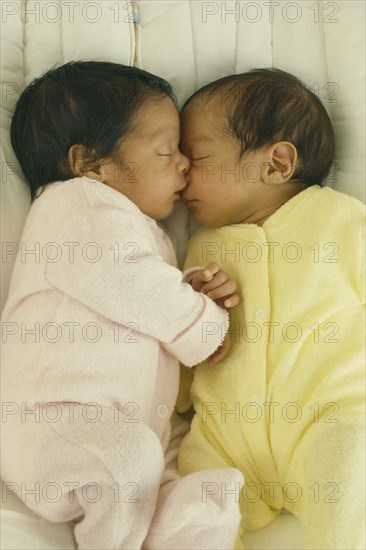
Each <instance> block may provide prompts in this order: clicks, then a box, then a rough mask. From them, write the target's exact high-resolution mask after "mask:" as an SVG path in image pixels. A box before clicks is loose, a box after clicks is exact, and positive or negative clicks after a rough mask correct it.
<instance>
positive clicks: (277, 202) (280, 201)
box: [242, 183, 308, 226]
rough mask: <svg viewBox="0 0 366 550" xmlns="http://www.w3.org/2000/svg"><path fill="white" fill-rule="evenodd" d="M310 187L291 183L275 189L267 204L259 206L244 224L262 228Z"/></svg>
mask: <svg viewBox="0 0 366 550" xmlns="http://www.w3.org/2000/svg"><path fill="white" fill-rule="evenodd" d="M307 187H308V186H307V185H306V184H305V183H289V184H287V185H286V186H283V188H281V189H275V188H273V192H272V193H271V196H270V197H269V200H268V202H267V203H266V204H262V205H260V206H258V207H257V208H256V209H255V210H254V211H253V212H252V213H251V214H249V215H248V216H247V217H246V218H245V219H244V220H243V221H242V223H253V224H256V225H259V226H262V225H263V224H264V222H265V221H266V220H268V218H270V217H271V216H272V214H274V213H275V212H276V211H277V210H278V209H279V208H281V206H283V205H284V204H286V202H288V201H289V200H290V199H292V198H293V197H295V196H296V195H298V194H299V193H301V192H302V191H304V190H305V189H306V188H307Z"/></svg>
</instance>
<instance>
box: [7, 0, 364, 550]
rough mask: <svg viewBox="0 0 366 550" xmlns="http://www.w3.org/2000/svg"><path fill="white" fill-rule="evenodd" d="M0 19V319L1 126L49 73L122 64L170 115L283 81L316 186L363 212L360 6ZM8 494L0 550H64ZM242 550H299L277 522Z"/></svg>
mask: <svg viewBox="0 0 366 550" xmlns="http://www.w3.org/2000/svg"><path fill="white" fill-rule="evenodd" d="M0 7H1V35H2V36H1V42H2V48H1V77H2V84H1V89H2V99H1V114H2V116H1V142H2V144H1V172H2V174H1V220H2V222H1V226H2V237H1V241H2V243H1V244H2V263H1V309H2V308H3V306H4V303H5V300H6V296H7V292H8V287H9V280H10V275H11V270H12V267H13V263H14V260H15V252H16V245H17V243H18V242H19V240H20V236H21V232H22V228H23V224H24V220H25V217H26V215H27V212H28V209H29V206H30V198H29V193H28V190H27V187H26V184H25V181H24V177H23V175H22V173H21V171H20V168H19V166H18V164H17V162H16V159H15V155H14V153H13V151H12V149H11V145H10V137H9V128H10V123H11V117H12V113H13V111H14V107H15V103H16V101H17V99H18V97H19V94H20V93H21V91H22V90H23V89H24V87H25V86H26V85H27V84H28V83H29V82H30V81H31V80H32V79H33V78H34V77H36V76H39V75H40V74H41V73H43V72H44V71H46V70H48V69H49V68H50V67H52V66H53V65H56V64H57V65H60V64H62V63H65V62H68V61H71V60H108V61H114V62H118V63H124V64H129V65H133V64H134V65H136V66H138V67H142V68H144V69H146V70H148V71H150V72H152V73H156V74H158V75H160V76H162V77H164V78H166V79H167V80H169V81H170V82H171V83H172V85H173V86H174V88H175V90H176V93H177V96H178V99H179V102H180V104H182V102H183V101H184V100H185V99H187V98H188V97H189V95H190V94H191V93H193V92H194V91H195V90H196V89H198V88H200V87H201V86H203V85H204V84H205V83H208V82H210V81H212V80H215V79H217V78H219V77H222V76H225V75H229V74H232V73H239V72H243V71H246V70H249V69H251V68H254V67H268V66H274V67H278V68H281V69H284V70H287V71H289V72H291V73H294V74H295V75H297V76H298V77H300V78H301V79H302V80H303V81H305V82H306V83H307V84H308V85H309V86H311V87H312V89H313V90H314V91H315V93H317V94H318V95H319V97H320V98H321V99H322V100H323V102H324V104H325V107H326V108H327V110H328V112H329V114H330V117H331V119H332V121H333V125H334V129H335V133H336V139H337V149H336V158H335V164H334V169H333V170H332V172H331V174H330V176H329V177H328V180H327V185H329V186H331V187H333V188H335V189H337V190H340V191H343V192H346V193H348V194H350V195H353V196H355V197H357V198H358V199H360V200H363V201H364V200H365V174H364V170H365V158H364V152H365V126H364V121H365V74H364V73H365V28H364V21H365V2H364V0H336V1H326V0H297V1H287V0H268V1H266V0H256V1H249V0H248V1H234V0H232V1H231V0H230V1H218V0H214V1H204V0H161V1H160V0H159V1H158V0H135V1H133V2H131V1H129V0H97V1H89V0H37V1H36V0H27V1H26V0H9V1H8V0H2V1H1V2H0ZM166 225H167V226H168V228H169V230H170V231H171V232H172V233H173V234H174V236H175V238H176V239H177V241H178V247H179V248H178V252H179V257H180V261H182V259H183V256H184V250H185V246H186V242H187V239H188V236H189V231H190V227H191V225H190V220H189V216H188V213H187V211H186V210H185V207H184V206H183V205H182V204H177V206H176V209H175V211H174V213H173V214H172V216H171V217H170V218H169V219H168V220H167V221H166ZM24 452H25V453H26V452H27V451H26V449H25V450H24ZM10 492H11V491H9V490H6V488H4V487H3V494H2V514H3V518H2V545H1V547H2V548H3V549H4V550H5V549H8V550H10V549H14V550H15V549H17V550H19V549H27V550H30V549H35V548H37V549H48V550H49V549H72V548H75V546H74V539H73V535H72V527H71V525H70V524H51V523H48V522H46V521H45V520H43V519H41V518H39V517H37V516H35V515H34V514H33V513H32V512H30V511H29V510H28V509H27V508H26V507H25V505H24V504H23V503H22V502H21V501H20V500H19V499H18V498H17V497H15V496H14V495H12V494H9V493H10ZM345 514H347V510H345ZM244 540H245V544H246V547H247V548H249V549H250V548H253V549H254V548H257V549H275V548H276V549H285V548H289V549H290V548H291V549H296V548H299V549H300V548H302V540H303V539H302V532H301V526H300V524H299V523H298V522H297V520H296V518H294V517H293V516H291V515H288V514H284V515H281V516H280V517H279V518H278V519H277V520H276V521H275V522H274V523H273V524H271V525H270V526H268V527H267V528H265V529H262V530H260V531H257V532H254V533H247V534H246V535H245V539H244Z"/></svg>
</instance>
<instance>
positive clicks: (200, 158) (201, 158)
mask: <svg viewBox="0 0 366 550" xmlns="http://www.w3.org/2000/svg"><path fill="white" fill-rule="evenodd" d="M209 156H210V155H206V156H205V157H198V158H196V159H191V161H192V162H195V161H196V160H204V159H208V157H209Z"/></svg>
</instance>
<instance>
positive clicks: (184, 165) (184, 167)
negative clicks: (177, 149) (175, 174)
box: [181, 153, 191, 175]
mask: <svg viewBox="0 0 366 550" xmlns="http://www.w3.org/2000/svg"><path fill="white" fill-rule="evenodd" d="M190 166H191V163H190V161H189V158H188V157H186V156H185V155H183V153H181V172H183V174H184V175H186V174H187V172H188V170H189V168H190Z"/></svg>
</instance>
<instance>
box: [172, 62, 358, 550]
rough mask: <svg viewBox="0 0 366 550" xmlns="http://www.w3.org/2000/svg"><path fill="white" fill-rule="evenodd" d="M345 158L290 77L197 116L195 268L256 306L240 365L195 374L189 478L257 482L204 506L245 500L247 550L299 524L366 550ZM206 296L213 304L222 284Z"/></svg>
mask: <svg viewBox="0 0 366 550" xmlns="http://www.w3.org/2000/svg"><path fill="white" fill-rule="evenodd" d="M334 149H335V139H334V133H333V129H332V125H331V122H330V120H329V117H328V115H327V112H326V110H325V109H324V107H323V105H322V104H321V102H320V101H319V99H318V98H317V97H316V96H315V95H314V94H313V93H312V92H311V91H310V90H308V89H307V88H306V87H305V86H304V85H303V84H302V83H301V82H300V81H299V80H298V79H297V78H295V77H294V76H292V75H289V74H287V73H285V72H283V71H280V70H276V69H258V70H253V71H250V72H249V73H245V74H240V75H233V76H229V77H225V78H222V79H220V80H218V81H216V82H213V83H211V84H209V85H207V86H205V87H204V88H202V89H201V90H199V91H198V92H196V93H195V94H194V95H193V96H192V97H191V98H190V99H189V100H188V101H187V102H186V104H185V105H184V107H183V110H182V151H183V152H184V154H186V155H187V156H188V157H189V158H190V160H191V163H192V164H191V167H190V170H189V172H188V175H187V179H188V185H187V187H186V189H185V190H184V193H183V198H184V200H185V201H186V204H187V206H188V207H189V209H190V210H191V212H192V213H193V215H194V216H195V218H196V220H197V221H198V222H199V224H201V225H202V226H204V228H201V229H200V230H199V231H198V232H197V233H196V234H195V235H194V236H193V238H192V239H191V242H190V244H189V248H188V255H187V259H186V266H185V267H186V268H188V267H190V266H193V265H199V264H202V265H203V264H205V263H206V262H207V261H212V262H217V263H219V264H220V265H223V267H224V269H225V271H226V272H227V274H228V276H229V277H230V278H232V279H234V280H235V281H236V282H237V284H238V288H239V293H240V292H241V294H242V299H241V301H240V303H239V304H238V305H237V306H236V307H234V308H233V309H232V310H231V311H230V329H229V332H230V339H231V348H230V351H229V353H228V354H227V355H226V357H225V359H224V360H223V361H221V362H220V363H218V364H217V365H215V366H214V367H213V368H212V369H207V368H205V367H204V365H198V366H196V367H195V374H194V380H193V384H192V386H191V390H190V400H191V401H192V402H193V404H194V409H195V416H194V418H193V422H192V426H191V431H190V432H189V433H188V435H187V436H186V437H185V439H184V440H183V443H182V446H181V448H180V454H179V469H180V474H182V475H187V474H190V473H192V472H195V471H197V470H200V469H204V468H217V467H224V466H231V467H235V468H237V469H239V470H240V471H241V472H242V473H243V474H244V477H245V482H246V483H245V486H244V487H243V488H240V487H238V488H237V492H235V491H234V493H233V490H232V487H230V488H227V487H225V485H224V484H221V485H219V484H217V485H216V486H215V485H212V484H211V485H208V486H207V487H206V488H204V490H203V499H205V498H208V495H210V494H214V493H216V494H217V493H218V492H219V493H221V498H222V499H223V500H227V499H230V498H235V499H240V507H241V513H242V522H241V529H240V533H239V534H238V538H237V544H236V548H243V546H242V540H241V534H242V533H243V531H246V530H255V529H260V528H262V527H264V526H265V525H267V524H269V523H270V522H271V521H273V520H274V519H275V518H276V516H278V514H279V513H280V512H281V510H282V509H283V508H285V509H287V510H288V511H290V512H292V513H293V514H294V515H295V516H297V517H298V518H299V520H300V521H301V522H302V523H303V524H304V526H305V529H306V543H305V547H306V548H312V549H317V550H318V549H325V548H327V549H330V548H332V549H333V548H339V549H345V548H348V549H349V548H352V549H353V548H365V540H364V532H365V529H364V510H363V508H364V495H363V491H364V489H363V488H364V485H365V484H364V449H365V444H364V433H365V432H364V419H365V415H364V303H365V300H364V282H365V281H364V271H363V269H364V242H363V240H364V239H363V237H364V219H365V218H364V207H363V205H362V204H361V203H360V202H359V201H357V200H356V199H354V198H352V197H349V196H347V195H345V194H342V193H339V192H336V191H334V190H332V189H330V188H328V187H322V182H323V181H324V179H325V177H326V176H327V174H328V173H329V170H330V168H331V165H332V161H333V158H334ZM197 290H201V291H203V292H205V293H206V294H207V295H208V296H210V283H207V284H205V285H201V286H200V288H197ZM212 330H213V331H214V330H217V331H220V330H221V327H220V326H219V324H217V326H215V327H214V328H213V329H212ZM185 376H186V375H185ZM183 380H185V385H186V386H187V385H188V383H187V379H183ZM184 389H185V386H184V384H182V385H181V394H180V398H179V400H178V409H179V408H180V410H184V409H187V408H189V399H188V398H187V392H186V393H185V392H184Z"/></svg>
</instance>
